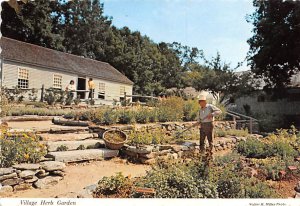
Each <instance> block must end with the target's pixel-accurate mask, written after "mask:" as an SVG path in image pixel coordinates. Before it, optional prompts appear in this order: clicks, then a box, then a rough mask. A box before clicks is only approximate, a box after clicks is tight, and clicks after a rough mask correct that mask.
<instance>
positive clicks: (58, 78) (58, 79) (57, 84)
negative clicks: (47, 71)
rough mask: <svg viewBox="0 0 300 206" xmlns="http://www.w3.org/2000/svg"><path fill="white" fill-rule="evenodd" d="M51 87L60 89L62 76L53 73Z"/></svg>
mask: <svg viewBox="0 0 300 206" xmlns="http://www.w3.org/2000/svg"><path fill="white" fill-rule="evenodd" d="M53 88H56V89H61V88H62V76H61V75H58V74H54V75H53Z"/></svg>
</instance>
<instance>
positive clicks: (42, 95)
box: [41, 85, 45, 102]
mask: <svg viewBox="0 0 300 206" xmlns="http://www.w3.org/2000/svg"><path fill="white" fill-rule="evenodd" d="M44 91H45V86H44V85H42V92H41V102H43V101H44Z"/></svg>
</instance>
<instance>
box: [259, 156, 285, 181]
mask: <svg viewBox="0 0 300 206" xmlns="http://www.w3.org/2000/svg"><path fill="white" fill-rule="evenodd" d="M261 167H262V169H263V171H264V173H265V174H266V178H267V179H271V180H274V181H276V180H279V179H280V176H279V172H280V171H281V170H285V164H284V162H283V161H282V160H281V159H279V158H271V159H267V161H265V162H264V163H263V164H262V166H261Z"/></svg>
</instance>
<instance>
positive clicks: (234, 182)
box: [217, 168, 244, 198]
mask: <svg viewBox="0 0 300 206" xmlns="http://www.w3.org/2000/svg"><path fill="white" fill-rule="evenodd" d="M242 183H243V178H242V177H241V176H240V175H239V174H237V173H235V172H232V171H230V170H228V168H225V169H224V170H223V172H222V174H221V176H220V177H219V180H218V181H217V185H218V186H217V190H218V193H219V197H220V198H242V197H243V192H244V191H243V185H242Z"/></svg>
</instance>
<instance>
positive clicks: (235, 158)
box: [215, 152, 242, 166]
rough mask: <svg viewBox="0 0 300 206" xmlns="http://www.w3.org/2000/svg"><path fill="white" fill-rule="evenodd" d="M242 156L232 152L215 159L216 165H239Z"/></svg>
mask: <svg viewBox="0 0 300 206" xmlns="http://www.w3.org/2000/svg"><path fill="white" fill-rule="evenodd" d="M241 158H242V157H241V155H240V154H238V153H237V152H232V153H229V154H226V155H224V156H217V157H216V158H215V164H216V165H217V166H222V165H225V164H229V163H233V162H234V163H235V164H238V163H239V162H240V161H241Z"/></svg>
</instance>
